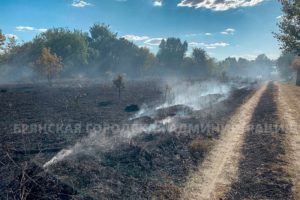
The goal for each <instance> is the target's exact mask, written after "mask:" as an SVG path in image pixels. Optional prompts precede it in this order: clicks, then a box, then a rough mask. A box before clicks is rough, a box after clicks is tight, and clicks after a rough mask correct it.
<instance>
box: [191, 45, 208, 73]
mask: <svg viewBox="0 0 300 200" xmlns="http://www.w3.org/2000/svg"><path fill="white" fill-rule="evenodd" d="M192 59H193V60H194V63H195V65H196V66H195V67H197V71H198V72H199V73H200V74H199V75H200V76H202V77H205V76H208V75H209V74H210V61H209V59H210V58H209V56H208V55H207V53H206V51H205V50H204V49H201V48H195V49H193V53H192Z"/></svg>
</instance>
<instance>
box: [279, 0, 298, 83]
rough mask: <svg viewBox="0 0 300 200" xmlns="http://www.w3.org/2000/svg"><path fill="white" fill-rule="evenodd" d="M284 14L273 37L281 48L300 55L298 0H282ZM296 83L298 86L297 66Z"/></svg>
mask: <svg viewBox="0 0 300 200" xmlns="http://www.w3.org/2000/svg"><path fill="white" fill-rule="evenodd" d="M281 3H282V5H283V7H282V11H283V13H284V15H283V16H282V18H281V20H280V22H279V24H278V25H279V29H280V33H277V34H275V37H276V38H277V39H278V40H279V42H280V43H281V49H282V50H284V51H286V52H290V53H294V54H296V55H298V56H300V34H299V33H300V4H299V1H298V0H282V1H281ZM296 85H297V86H300V68H297V80H296Z"/></svg>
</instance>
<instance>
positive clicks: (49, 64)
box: [35, 48, 63, 82]
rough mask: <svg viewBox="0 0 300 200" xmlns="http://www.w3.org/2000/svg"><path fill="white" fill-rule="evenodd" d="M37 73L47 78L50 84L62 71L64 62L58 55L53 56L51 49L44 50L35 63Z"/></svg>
mask: <svg viewBox="0 0 300 200" xmlns="http://www.w3.org/2000/svg"><path fill="white" fill-rule="evenodd" d="M35 66H36V69H37V71H38V72H39V73H40V74H41V75H44V76H46V77H47V80H48V82H51V80H52V79H53V78H54V77H55V76H56V75H57V74H58V73H59V72H60V71H61V69H62V66H63V64H62V60H61V58H60V57H58V56H56V54H51V51H50V49H49V48H43V50H42V54H41V56H40V58H39V59H38V60H37V61H36V63H35Z"/></svg>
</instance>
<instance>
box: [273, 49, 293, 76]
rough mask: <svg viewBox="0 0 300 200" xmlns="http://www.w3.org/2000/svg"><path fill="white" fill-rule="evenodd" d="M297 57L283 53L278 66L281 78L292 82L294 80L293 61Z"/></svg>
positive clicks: (278, 60) (277, 63)
mask: <svg viewBox="0 0 300 200" xmlns="http://www.w3.org/2000/svg"><path fill="white" fill-rule="evenodd" d="M295 57H296V56H295V55H294V54H291V53H283V54H281V55H280V57H279V58H278V59H277V62H276V66H277V69H278V72H279V74H280V76H281V77H282V78H283V79H285V80H291V79H292V78H293V72H294V70H293V67H292V66H293V61H294V59H295Z"/></svg>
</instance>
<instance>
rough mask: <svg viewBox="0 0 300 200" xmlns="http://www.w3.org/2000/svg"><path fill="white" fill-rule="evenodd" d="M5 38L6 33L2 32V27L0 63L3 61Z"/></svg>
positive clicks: (0, 31) (0, 34)
mask: <svg viewBox="0 0 300 200" xmlns="http://www.w3.org/2000/svg"><path fill="white" fill-rule="evenodd" d="M5 40H6V38H5V35H4V34H3V33H2V30H1V29H0V63H2V61H3V56H2V52H1V51H3V47H2V46H3V45H4V43H5Z"/></svg>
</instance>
